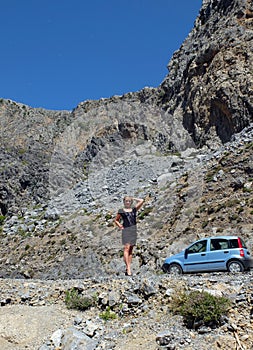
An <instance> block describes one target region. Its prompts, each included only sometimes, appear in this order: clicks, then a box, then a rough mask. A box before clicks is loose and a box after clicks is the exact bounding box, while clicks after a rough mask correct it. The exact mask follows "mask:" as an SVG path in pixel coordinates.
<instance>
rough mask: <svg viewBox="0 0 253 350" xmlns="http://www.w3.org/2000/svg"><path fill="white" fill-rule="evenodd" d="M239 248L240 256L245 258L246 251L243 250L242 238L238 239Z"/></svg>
mask: <svg viewBox="0 0 253 350" xmlns="http://www.w3.org/2000/svg"><path fill="white" fill-rule="evenodd" d="M238 247H239V248H240V256H241V257H244V250H243V249H242V242H241V240H240V237H238Z"/></svg>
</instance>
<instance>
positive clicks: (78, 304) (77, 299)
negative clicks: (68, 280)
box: [65, 288, 95, 311]
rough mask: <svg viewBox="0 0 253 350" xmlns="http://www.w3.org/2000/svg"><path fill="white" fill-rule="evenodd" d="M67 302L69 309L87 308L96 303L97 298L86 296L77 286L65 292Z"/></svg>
mask: <svg viewBox="0 0 253 350" xmlns="http://www.w3.org/2000/svg"><path fill="white" fill-rule="evenodd" d="M65 304H66V306H67V308H68V309H76V310H81V311H83V310H87V309H89V308H90V307H91V306H93V305H94V304H95V299H94V298H92V297H90V296H84V295H82V294H81V293H80V291H79V290H78V289H77V288H71V289H70V290H67V291H66V292H65Z"/></svg>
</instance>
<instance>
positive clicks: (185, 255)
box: [184, 249, 188, 259]
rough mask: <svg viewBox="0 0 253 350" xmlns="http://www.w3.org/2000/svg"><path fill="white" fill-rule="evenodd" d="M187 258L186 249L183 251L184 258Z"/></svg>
mask: <svg viewBox="0 0 253 350" xmlns="http://www.w3.org/2000/svg"><path fill="white" fill-rule="evenodd" d="M187 257H188V249H185V251H184V258H185V259H187Z"/></svg>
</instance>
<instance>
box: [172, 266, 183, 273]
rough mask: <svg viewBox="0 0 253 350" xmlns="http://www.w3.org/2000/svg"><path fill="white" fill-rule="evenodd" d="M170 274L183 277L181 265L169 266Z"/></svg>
mask: <svg viewBox="0 0 253 350" xmlns="http://www.w3.org/2000/svg"><path fill="white" fill-rule="evenodd" d="M169 273H170V274H171V275H182V273H183V269H182V267H181V266H180V265H179V264H171V265H170V266H169Z"/></svg>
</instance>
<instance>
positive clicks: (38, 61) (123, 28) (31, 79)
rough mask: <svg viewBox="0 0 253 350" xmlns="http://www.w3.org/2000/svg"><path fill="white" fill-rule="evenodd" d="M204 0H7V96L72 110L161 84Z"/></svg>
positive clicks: (3, 84) (2, 1)
mask: <svg viewBox="0 0 253 350" xmlns="http://www.w3.org/2000/svg"><path fill="white" fill-rule="evenodd" d="M201 4H202V0H0V5H1V21H0V31H1V53H0V66H1V75H0V98H7V99H11V100H13V101H16V102H21V103H24V104H26V105H29V106H31V107H43V108H46V109H56V110H57V109H58V110H63V109H68V110H72V109H73V108H75V107H76V106H77V104H78V103H80V102H82V101H85V100H88V99H91V100H96V99H100V98H102V97H105V98H106V97H111V96H113V95H122V94H124V93H127V92H130V91H132V92H133V91H138V90H140V89H142V88H143V87H145V86H152V87H156V86H158V85H159V84H160V83H161V82H162V80H163V79H164V77H165V76H166V74H167V68H166V66H167V64H168V62H169V60H170V58H171V56H172V54H173V52H174V51H176V50H177V49H179V47H180V46H181V44H182V42H183V41H184V39H185V38H186V36H187V35H188V33H189V32H190V30H191V29H192V28H193V25H194V21H195V19H196V17H197V15H198V13H199V10H200V8H201Z"/></svg>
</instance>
